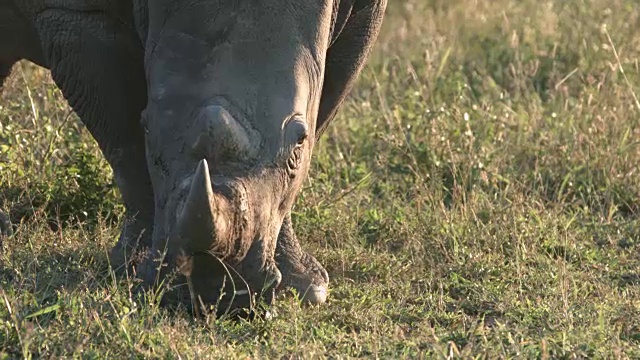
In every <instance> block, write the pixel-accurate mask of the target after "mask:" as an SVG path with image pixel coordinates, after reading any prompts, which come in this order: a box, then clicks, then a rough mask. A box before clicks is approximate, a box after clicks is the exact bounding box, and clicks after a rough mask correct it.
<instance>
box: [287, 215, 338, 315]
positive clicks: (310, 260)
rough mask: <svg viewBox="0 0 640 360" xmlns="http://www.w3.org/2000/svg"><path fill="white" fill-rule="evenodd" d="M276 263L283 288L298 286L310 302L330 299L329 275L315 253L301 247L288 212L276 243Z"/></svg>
mask: <svg viewBox="0 0 640 360" xmlns="http://www.w3.org/2000/svg"><path fill="white" fill-rule="evenodd" d="M276 263H277V264H278V269H280V272H281V273H282V283H281V285H280V287H281V288H292V289H295V290H296V291H297V292H298V294H299V295H300V297H301V299H302V300H303V301H304V302H306V303H310V304H322V303H324V302H325V301H326V299H327V291H328V287H329V275H328V274H327V270H325V268H324V267H323V266H322V265H321V264H320V262H319V261H318V260H316V258H315V257H313V256H312V255H310V254H309V253H307V252H306V251H304V250H302V247H301V246H300V243H299V242H298V238H297V237H296V234H295V232H294V230H293V226H292V224H291V215H287V216H286V217H285V219H284V222H283V223H282V227H281V228H280V234H279V235H278V242H277V244H276Z"/></svg>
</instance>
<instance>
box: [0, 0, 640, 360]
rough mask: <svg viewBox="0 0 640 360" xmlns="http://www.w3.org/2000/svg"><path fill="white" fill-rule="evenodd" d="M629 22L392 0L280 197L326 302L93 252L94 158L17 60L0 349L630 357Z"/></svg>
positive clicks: (593, 13) (637, 208) (637, 273)
mask: <svg viewBox="0 0 640 360" xmlns="http://www.w3.org/2000/svg"><path fill="white" fill-rule="evenodd" d="M638 29H640V7H639V6H638V5H637V3H636V2H635V1H633V0H550V1H544V2H540V1H535V0H475V1H466V0H397V1H396V0H392V1H391V4H390V5H389V8H388V11H387V16H386V20H385V25H384V29H383V32H382V34H381V35H380V38H379V41H378V43H377V45H376V48H375V51H374V53H373V54H372V56H371V59H370V61H369V63H368V66H367V68H366V69H365V71H364V73H363V75H362V77H361V78H360V80H359V82H358V85H357V87H356V88H355V89H354V91H353V93H352V94H351V96H350V98H349V99H348V101H347V102H346V103H345V105H344V106H343V107H342V109H341V111H340V113H339V115H338V118H337V119H336V121H335V122H334V123H333V124H332V125H331V127H330V128H329V130H328V131H327V133H326V135H325V136H324V137H323V139H322V141H321V142H320V143H319V144H318V146H317V148H316V151H315V154H314V160H313V164H312V170H311V175H310V178H309V180H308V181H307V182H306V184H305V187H304V190H303V191H302V194H301V195H300V197H299V198H298V200H297V202H296V204H295V207H294V219H293V220H294V223H295V226H296V228H297V229H298V232H299V236H300V238H301V239H302V241H303V242H304V246H305V247H306V248H307V249H309V250H310V251H311V252H312V253H314V254H315V255H316V256H317V257H318V259H319V260H320V261H321V262H322V263H323V264H325V265H326V267H327V269H328V271H329V274H330V277H331V284H330V285H331V291H330V295H329V299H328V303H327V304H325V305H322V306H319V307H309V308H305V307H302V306H300V305H299V303H298V302H297V301H296V300H295V299H294V298H293V297H287V298H281V299H278V301H277V303H276V305H275V311H276V316H275V318H274V319H272V320H269V321H263V320H256V321H253V322H242V321H241V322H233V321H231V320H228V319H224V318H223V319H214V318H209V319H206V320H205V321H200V322H196V321H193V320H192V319H191V318H190V317H189V316H188V314H187V313H186V312H181V311H177V312H169V311H167V310H164V309H162V308H159V307H158V306H157V305H156V302H155V299H156V297H154V296H149V297H147V298H146V299H147V300H144V301H141V300H140V298H137V297H135V296H133V295H132V294H131V289H132V287H133V286H134V285H135V281H134V280H131V279H130V280H127V279H123V280H118V279H116V278H114V277H113V276H112V275H111V274H110V272H109V270H108V269H109V267H108V264H107V251H108V249H109V247H110V246H112V245H113V244H114V243H115V241H116V239H117V235H118V229H119V222H120V221H121V216H122V210H123V209H122V205H121V202H120V199H119V195H118V193H117V191H116V189H115V187H114V185H113V184H112V180H111V174H110V170H109V168H108V166H107V165H106V163H105V161H104V160H103V159H102V158H101V156H100V154H99V152H98V150H97V147H96V145H95V142H94V141H93V140H92V139H91V138H90V136H89V135H88V134H87V132H86V130H85V129H84V128H83V127H82V125H81V124H80V123H79V120H78V119H77V117H76V116H75V115H74V114H73V113H72V112H71V111H70V110H69V108H68V106H67V104H66V102H65V101H64V99H63V98H62V97H61V95H60V92H59V90H57V89H56V87H55V86H54V85H53V84H52V82H51V81H50V78H49V75H48V73H47V72H46V71H43V70H42V69H39V68H36V67H35V66H33V65H31V64H28V63H20V64H19V65H18V66H17V67H16V68H15V69H14V73H13V75H12V77H11V78H10V79H9V81H8V83H7V86H6V89H5V93H4V95H3V96H2V100H1V101H0V105H1V106H2V107H1V108H0V168H1V169H2V171H1V173H0V189H1V190H0V191H1V195H0V208H1V209H3V210H4V211H10V213H11V216H12V219H13V220H14V221H16V222H19V223H18V225H17V227H16V229H15V235H13V236H11V237H7V238H5V239H4V244H3V245H2V246H3V247H2V251H1V252H0V359H2V358H15V357H23V356H24V357H28V356H33V357H44V358H50V357H67V356H75V357H88V358H112V359H115V358H163V359H164V358H176V359H177V358H209V357H210V358H247V357H249V358H276V357H290V356H291V357H304V358H307V357H331V358H343V357H381V358H414V357H424V358H475V357H480V358H548V357H551V358H622V359H624V358H639V357H640V173H639V169H638V164H639V163H640V146H639V145H640V143H639V140H640V103H639V102H638V99H637V96H636V95H637V93H638V92H639V90H640V67H639V65H638V58H639V55H640V31H639V30H638ZM151 295H152V294H151Z"/></svg>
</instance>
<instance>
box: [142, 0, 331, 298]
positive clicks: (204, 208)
mask: <svg viewBox="0 0 640 360" xmlns="http://www.w3.org/2000/svg"><path fill="white" fill-rule="evenodd" d="M136 8H137V13H136V21H137V25H138V31H139V32H140V34H141V37H142V38H143V40H144V41H143V42H144V46H145V70H146V77H147V91H148V100H147V107H146V109H145V110H144V112H143V116H142V124H143V127H144V129H145V132H146V151H147V162H148V166H149V172H150V175H151V178H152V185H153V189H154V193H155V219H154V224H155V225H154V229H153V235H152V237H153V245H152V249H151V256H150V257H149V259H148V260H147V261H146V262H144V263H143V264H142V265H141V269H140V272H141V273H142V276H143V277H144V278H145V280H146V281H147V282H151V281H154V280H156V279H159V278H160V279H162V278H164V277H165V276H166V274H167V273H169V271H171V269H176V268H180V269H182V272H181V275H178V276H179V278H180V279H183V278H184V279H185V281H182V283H184V284H186V285H188V287H189V289H190V291H189V292H186V291H184V292H177V294H178V295H176V300H177V301H181V302H188V301H191V302H193V301H194V298H195V299H196V301H197V302H202V303H204V304H213V303H216V302H218V301H219V300H220V299H222V301H221V303H225V302H227V303H229V304H231V303H232V304H231V306H234V307H235V306H245V305H246V303H247V302H246V301H245V300H242V297H243V295H245V294H246V293H247V292H249V293H259V292H260V291H262V290H270V289H273V288H274V287H276V286H277V285H278V283H279V281H280V279H281V275H280V272H279V271H278V269H277V267H276V264H275V261H274V251H275V245H276V240H277V237H278V232H279V230H280V227H281V225H282V222H283V219H284V217H285V215H286V214H287V213H288V212H289V211H290V209H291V207H292V204H293V202H294V199H295V197H296V195H297V193H298V191H299V190H300V187H301V185H302V183H303V180H304V179H305V178H306V175H307V171H308V168H309V163H310V158H311V153H312V149H313V146H314V141H315V136H314V134H315V126H316V117H317V114H318V106H319V101H320V95H321V92H322V83H323V76H324V63H325V56H326V51H327V48H328V42H329V40H330V37H331V34H330V28H331V19H332V11H333V5H332V2H329V1H324V0H314V1H298V0H275V1H226V0H225V1H222V0H208V1H205V0H200V1H184V0H153V1H149V2H148V3H147V2H144V1H138V2H137V3H136ZM161 253H164V254H165V255H164V257H163V258H162V261H161V262H160V261H159V260H158V259H159V254H161ZM158 269H160V270H158ZM180 276H182V277H180ZM178 283H180V281H178ZM186 285H185V286H184V288H185V289H186ZM234 287H235V291H234ZM238 289H242V291H238ZM234 295H235V296H234Z"/></svg>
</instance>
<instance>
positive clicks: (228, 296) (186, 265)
mask: <svg viewBox="0 0 640 360" xmlns="http://www.w3.org/2000/svg"><path fill="white" fill-rule="evenodd" d="M176 265H177V269H178V271H179V273H180V275H182V276H183V277H184V281H183V282H182V283H181V284H180V285H178V286H177V287H176V289H178V290H177V292H176V293H175V294H174V295H173V297H170V298H169V299H168V300H169V302H171V301H173V302H178V303H182V304H184V305H188V309H189V310H190V311H191V313H192V314H193V315H194V317H196V318H203V317H204V316H207V315H209V314H215V316H217V317H221V316H228V317H231V318H247V317H248V318H253V317H256V316H269V314H268V310H267V307H268V306H270V305H272V304H273V303H274V301H275V293H276V290H275V289H276V288H277V284H266V286H265V287H263V289H260V290H257V289H255V288H254V287H252V286H251V285H250V284H249V283H248V282H247V281H246V280H245V279H244V277H243V276H242V275H241V274H240V273H239V272H238V271H236V270H235V269H234V267H233V266H230V265H229V264H227V263H226V262H225V261H223V260H222V259H220V258H219V257H217V256H215V255H214V254H213V253H211V252H199V253H196V254H192V255H179V256H178V257H177V259H176ZM265 289H268V290H265Z"/></svg>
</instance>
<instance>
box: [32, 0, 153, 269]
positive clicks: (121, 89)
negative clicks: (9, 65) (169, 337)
mask: <svg viewBox="0 0 640 360" xmlns="http://www.w3.org/2000/svg"><path fill="white" fill-rule="evenodd" d="M122 19H127V17H126V14H125V15H124V16H122V17H121V18H115V19H114V18H111V17H110V16H109V15H107V13H106V12H98V11H90V12H81V11H70V10H65V9H55V8H51V9H47V10H44V11H42V12H40V13H38V15H37V16H36V19H35V21H34V24H35V26H36V27H37V32H38V35H39V38H40V39H41V42H42V48H43V49H42V50H43V54H44V56H45V60H46V63H47V65H48V67H49V68H50V69H51V74H52V77H53V79H54V80H55V82H56V84H57V85H58V86H59V87H60V89H61V90H62V93H63V94H64V96H65V98H66V99H67V100H68V102H69V104H70V105H71V107H72V108H73V109H74V110H75V111H76V113H77V114H78V116H80V118H81V119H82V121H83V122H84V124H85V125H86V127H87V129H88V130H89V132H90V133H91V134H92V136H93V137H94V138H95V140H96V141H97V143H98V145H99V147H100V149H101V151H102V153H103V154H104V156H105V158H106V159H107V161H108V162H109V164H110V165H111V167H112V169H113V173H114V178H115V181H116V183H117V185H118V188H119V190H120V193H121V195H122V199H123V201H124V204H125V207H126V214H125V220H124V227H123V230H122V233H121V236H120V239H119V241H118V243H117V245H116V246H115V247H114V248H113V249H112V250H111V253H110V261H111V265H112V267H114V269H116V270H124V269H126V268H127V267H124V266H122V265H124V264H125V262H126V260H129V259H130V258H131V254H132V253H133V252H134V250H136V249H137V248H138V247H140V248H144V247H149V246H150V245H151V232H152V226H153V212H154V198H153V189H152V187H151V180H150V176H149V172H148V170H147V162H146V155H145V143H144V131H143V129H142V127H141V125H140V113H141V111H142V109H143V108H144V106H145V105H146V82H145V77H144V65H143V52H142V47H141V45H140V43H139V41H138V40H137V37H136V35H135V31H134V30H133V26H132V24H127V23H126V22H123V21H122ZM127 265H129V266H128V268H129V269H130V268H132V266H133V265H134V264H132V263H127ZM120 273H121V271H120Z"/></svg>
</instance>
